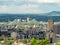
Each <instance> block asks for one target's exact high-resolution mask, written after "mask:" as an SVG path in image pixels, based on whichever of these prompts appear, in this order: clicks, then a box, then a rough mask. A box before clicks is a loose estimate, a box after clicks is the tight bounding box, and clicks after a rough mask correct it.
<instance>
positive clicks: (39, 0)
mask: <svg viewBox="0 0 60 45" xmlns="http://www.w3.org/2000/svg"><path fill="white" fill-rule="evenodd" d="M29 1H30V2H39V3H58V2H60V0H29Z"/></svg>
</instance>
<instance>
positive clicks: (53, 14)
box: [45, 11, 60, 16]
mask: <svg viewBox="0 0 60 45" xmlns="http://www.w3.org/2000/svg"><path fill="white" fill-rule="evenodd" d="M45 15H48V16H60V12H59V11H52V12H49V13H47V14H45Z"/></svg>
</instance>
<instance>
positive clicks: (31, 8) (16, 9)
mask: <svg viewBox="0 0 60 45" xmlns="http://www.w3.org/2000/svg"><path fill="white" fill-rule="evenodd" d="M38 7H39V6H38V5H32V4H28V5H26V4H25V5H21V6H13V5H11V6H0V13H36V11H37V9H38Z"/></svg>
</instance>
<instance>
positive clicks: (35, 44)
mask: <svg viewBox="0 0 60 45" xmlns="http://www.w3.org/2000/svg"><path fill="white" fill-rule="evenodd" d="M30 43H31V45H47V44H48V40H47V39H43V40H39V41H38V40H36V39H35V38H32V39H31V41H30Z"/></svg>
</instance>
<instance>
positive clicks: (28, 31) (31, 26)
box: [0, 18, 60, 43]
mask: <svg viewBox="0 0 60 45" xmlns="http://www.w3.org/2000/svg"><path fill="white" fill-rule="evenodd" d="M58 24H59V23H56V22H54V21H53V20H52V19H49V20H48V22H44V21H40V22H39V21H37V20H35V19H30V18H27V19H26V20H23V19H15V20H14V21H9V22H0V37H5V38H6V37H8V38H7V40H8V39H12V40H18V39H20V40H21V39H22V40H23V39H26V40H27V42H29V41H28V40H30V39H32V38H35V39H36V40H42V39H44V40H45V39H46V38H47V39H48V40H49V41H48V42H49V43H53V42H56V37H59V34H60V32H59V33H57V32H58V31H57V30H59V27H57V26H59V25H58ZM0 40H5V39H4V38H2V39H0Z"/></svg>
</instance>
